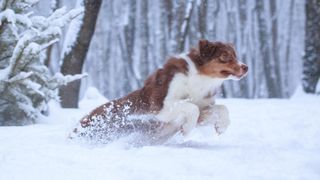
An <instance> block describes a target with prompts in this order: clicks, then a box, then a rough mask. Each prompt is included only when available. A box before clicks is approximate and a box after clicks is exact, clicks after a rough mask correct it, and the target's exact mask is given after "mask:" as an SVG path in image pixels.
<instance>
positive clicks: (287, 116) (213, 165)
mask: <svg viewBox="0 0 320 180" xmlns="http://www.w3.org/2000/svg"><path fill="white" fill-rule="evenodd" d="M105 100H106V99H104V97H103V96H101V95H100V94H99V93H98V92H97V90H96V89H94V88H90V90H89V91H88V92H87V93H85V95H84V99H83V100H82V102H81V103H80V105H81V106H80V109H61V108H60V107H59V106H58V105H57V104H56V103H53V102H51V103H50V107H51V115H50V116H49V117H48V118H47V119H44V120H42V121H41V122H39V123H38V124H36V125H31V126H23V127H0V169H1V173H0V179H59V180H60V179H139V180H140V179H308V180H312V179H319V178H320V156H319V152H320V141H319V137H320V119H319V117H320V111H319V107H320V96H311V95H305V94H304V93H302V91H300V90H298V91H297V92H296V93H295V95H294V97H293V98H292V99H289V100H280V99H260V100H245V99H226V100H222V99H218V100H217V103H218V104H224V105H226V106H227V107H228V108H229V111H230V116H231V125H230V127H229V129H228V130H227V131H226V133H225V134H223V135H220V136H217V135H216V134H214V133H213V128H210V127H201V128H197V129H195V130H194V131H193V132H192V133H191V134H190V136H189V137H187V138H182V137H181V136H177V137H175V138H174V139H173V140H171V141H170V142H169V143H168V144H166V145H161V146H144V147H132V146H131V145H128V144H127V143H126V142H125V140H119V141H116V142H114V143H111V144H108V145H103V146H88V145H86V144H82V143H79V142H76V141H70V140H67V136H68V133H69V132H70V131H71V129H72V127H74V123H75V122H77V121H78V120H79V119H80V118H81V117H82V116H83V115H84V114H85V113H87V112H89V111H90V110H92V109H91V108H92V106H96V105H98V104H100V103H101V102H102V101H105ZM95 102H96V104H95V105H94V103H95ZM86 103H88V104H90V106H85V104H86Z"/></svg>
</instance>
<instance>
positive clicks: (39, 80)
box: [0, 0, 82, 125]
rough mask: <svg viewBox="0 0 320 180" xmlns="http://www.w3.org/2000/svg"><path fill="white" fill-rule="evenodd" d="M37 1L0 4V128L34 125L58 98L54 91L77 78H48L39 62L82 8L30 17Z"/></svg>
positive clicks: (48, 75)
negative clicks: (48, 104)
mask: <svg viewBox="0 0 320 180" xmlns="http://www.w3.org/2000/svg"><path fill="white" fill-rule="evenodd" d="M35 2H36V1H24V0H16V1H11V0H4V1H2V3H1V4H0V9H1V12H0V92H1V94H0V125H25V124H31V123H35V122H36V120H37V119H39V118H40V117H42V116H43V115H45V114H47V113H48V106H47V103H48V101H49V100H50V99H57V98H58V96H57V88H58V87H59V86H60V85H62V84H66V83H68V82H70V81H72V80H75V79H77V78H81V77H82V76H81V75H78V76H62V75H61V74H60V73H58V74H56V75H55V76H51V75H50V73H49V71H48V69H47V67H46V66H45V65H44V64H43V63H42V62H41V60H40V57H41V56H43V55H44V53H45V51H44V50H46V49H47V47H48V46H50V45H51V44H53V43H55V42H57V41H58V39H59V37H60V35H61V32H62V30H61V28H62V27H63V26H64V25H65V24H67V23H69V22H70V21H71V20H72V19H73V18H75V17H77V16H78V15H80V14H81V13H82V9H75V10H71V11H70V12H67V11H66V8H61V9H58V10H56V11H55V12H53V13H52V14H51V15H50V16H49V17H47V18H46V17H43V16H36V15H34V16H31V13H30V12H28V11H29V9H30V8H31V7H32V6H33V5H34V4H35Z"/></svg>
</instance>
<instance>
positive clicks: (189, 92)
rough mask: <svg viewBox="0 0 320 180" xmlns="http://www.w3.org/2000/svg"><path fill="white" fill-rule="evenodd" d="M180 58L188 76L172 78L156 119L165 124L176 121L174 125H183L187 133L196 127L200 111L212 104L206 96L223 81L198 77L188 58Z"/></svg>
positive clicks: (179, 75)
mask: <svg viewBox="0 0 320 180" xmlns="http://www.w3.org/2000/svg"><path fill="white" fill-rule="evenodd" d="M182 58H183V59H185V60H186V61H187V63H188V74H183V73H178V74H176V75H175V76H174V78H173V79H172V81H171V83H170V86H169V89H168V93H167V96H166V98H165V99H164V103H163V108H162V110H161V111H160V112H159V113H158V115H157V118H158V119H159V120H161V121H165V122H169V121H178V122H174V123H175V124H183V123H185V125H186V127H184V128H183V129H185V131H189V130H191V129H192V127H194V126H195V125H196V123H197V120H198V117H199V114H200V109H202V108H203V107H206V106H209V105H210V104H212V103H213V98H212V97H208V95H210V94H211V95H213V94H214V91H216V89H217V88H218V87H220V85H221V84H222V82H223V80H222V79H218V78H212V77H208V76H205V75H200V74H199V73H198V71H197V69H196V67H195V65H194V64H193V62H191V60H190V58H189V57H187V56H183V57H182ZM181 119H184V120H183V122H180V121H181ZM186 122H188V123H186Z"/></svg>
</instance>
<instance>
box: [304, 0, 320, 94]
mask: <svg viewBox="0 0 320 180" xmlns="http://www.w3.org/2000/svg"><path fill="white" fill-rule="evenodd" d="M305 10H306V35H305V56H304V62H303V78H302V85H303V89H304V91H305V92H307V93H315V92H316V87H317V83H318V81H319V77H320V1H319V0H309V1H306V4H305Z"/></svg>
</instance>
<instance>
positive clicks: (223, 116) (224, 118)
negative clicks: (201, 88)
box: [214, 105, 230, 134]
mask: <svg viewBox="0 0 320 180" xmlns="http://www.w3.org/2000/svg"><path fill="white" fill-rule="evenodd" d="M214 113H215V115H216V119H215V122H214V128H215V130H216V132H217V133H218V134H222V133H224V132H225V131H226V130H227V128H228V126H229V125H230V118H229V111H228V109H227V108H226V107H225V106H223V105H217V106H216V108H215V112H214Z"/></svg>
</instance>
